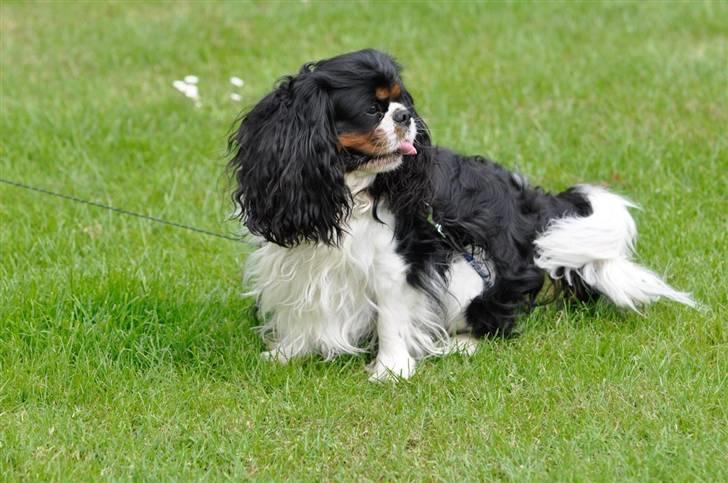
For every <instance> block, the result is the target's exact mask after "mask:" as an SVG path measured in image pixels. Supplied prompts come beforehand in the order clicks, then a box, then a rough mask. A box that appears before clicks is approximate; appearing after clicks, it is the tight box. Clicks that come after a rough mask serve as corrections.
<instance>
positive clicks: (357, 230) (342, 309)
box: [246, 174, 482, 380]
mask: <svg viewBox="0 0 728 483" xmlns="http://www.w3.org/2000/svg"><path fill="white" fill-rule="evenodd" d="M371 179H373V177H371V176H366V175H363V174H351V175H349V176H348V177H347V184H348V185H349V186H350V188H352V191H353V192H356V191H357V190H359V189H361V188H362V187H365V186H366V185H367V184H368V183H369V182H371ZM371 210H372V200H371V199H370V198H369V197H368V195H366V194H365V193H363V192H360V193H359V194H357V195H356V196H355V206H354V210H353V213H352V216H351V218H350V220H349V221H348V223H347V226H346V230H347V234H346V235H345V236H344V237H343V239H342V240H341V244H340V246H339V247H330V246H327V245H323V244H312V243H304V244H301V245H298V246H296V247H293V248H283V247H280V246H278V245H275V244H272V243H266V244H264V245H263V246H262V247H261V248H260V249H258V250H257V251H255V252H254V253H253V254H251V255H250V257H249V258H248V262H247V270H246V279H247V282H248V283H249V285H250V286H251V288H252V292H251V293H252V294H255V295H256V296H257V298H258V306H259V309H260V311H261V313H262V314H263V317H264V323H263V325H262V326H261V327H260V331H261V333H262V335H263V337H264V340H266V341H267V343H268V345H269V347H270V350H269V351H268V352H265V353H264V354H263V357H266V358H269V359H275V360H277V361H279V362H286V361H288V360H289V359H290V358H292V357H299V356H304V355H306V354H312V353H314V354H320V355H322V356H323V357H325V358H332V357H334V356H336V355H338V354H345V353H346V354H354V353H359V352H363V351H366V350H367V349H368V348H369V346H370V343H371V342H372V341H373V340H376V341H377V344H378V348H379V349H378V353H377V357H376V359H375V360H374V361H373V363H372V365H371V366H370V370H371V372H372V376H371V379H372V380H384V379H389V378H392V377H403V378H407V377H410V376H411V375H412V374H413V373H414V370H415V363H416V360H418V359H421V358H423V357H426V356H428V355H431V354H441V353H444V352H445V351H446V350H447V349H448V347H449V336H448V329H449V327H451V326H452V327H454V326H455V325H457V326H462V325H464V314H463V311H464V309H465V307H467V305H468V303H469V302H470V300H472V298H473V297H475V296H477V295H478V293H480V290H482V280H481V279H480V277H479V276H478V275H477V273H475V271H474V270H473V269H472V268H471V267H469V265H467V263H466V262H464V261H463V260H462V259H460V260H459V261H456V263H455V264H454V265H453V269H452V270H451V272H450V274H449V276H448V280H447V282H449V286H450V288H451V290H450V294H449V295H447V297H446V299H445V306H446V308H447V312H448V313H447V314H441V313H440V311H439V310H438V304H437V303H436V301H435V300H431V299H429V298H428V296H427V295H426V294H425V292H423V291H421V290H419V289H416V288H415V287H413V286H412V285H410V284H409V283H407V280H406V275H407V265H406V263H405V261H404V260H403V259H402V257H401V256H400V255H399V254H398V253H397V252H396V242H395V240H394V232H393V226H394V217H393V215H392V214H391V212H389V210H387V208H386V206H383V205H380V207H379V209H378V212H377V213H378V215H379V218H380V219H381V220H382V221H383V222H384V224H382V223H379V222H378V221H376V220H375V219H374V218H373V216H372V212H371ZM432 276H433V277H435V276H436V275H435V274H433V275H432ZM434 281H435V280H434V279H433V287H436V286H437V284H436V283H434ZM442 296H443V297H445V294H442Z"/></svg>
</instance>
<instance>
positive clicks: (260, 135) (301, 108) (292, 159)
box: [230, 66, 350, 247]
mask: <svg viewBox="0 0 728 483" xmlns="http://www.w3.org/2000/svg"><path fill="white" fill-rule="evenodd" d="M325 87H326V86H324V85H321V83H320V82H319V81H318V80H317V79H316V76H315V71H311V68H310V67H309V66H304V67H303V68H302V69H301V72H300V73H299V75H298V76H296V77H286V78H284V79H283V80H282V81H281V82H280V83H279V85H278V87H277V88H276V89H275V90H274V91H273V92H272V93H270V94H268V95H267V96H266V97H265V98H263V100H261V101H260V102H259V103H258V104H257V105H256V106H255V107H254V108H253V109H252V110H251V111H250V112H249V113H248V114H247V115H246V116H245V117H244V118H243V119H242V121H241V123H240V128H239V129H238V131H237V133H235V134H233V135H232V136H231V138H230V147H231V150H232V151H233V152H234V157H233V158H232V160H231V161H230V167H231V169H232V171H233V173H234V176H235V180H236V181H237V189H236V190H235V192H234V193H233V201H234V202H235V203H236V204H237V208H238V209H237V215H238V216H239V218H240V219H241V220H242V221H243V222H244V223H245V225H246V226H247V228H248V230H250V232H251V233H253V234H255V235H260V236H262V237H264V238H265V239H266V240H268V241H271V242H273V243H276V244H278V245H282V246H286V247H290V246H294V245H297V244H299V243H301V242H304V241H310V242H322V243H326V244H328V245H335V244H337V243H338V241H339V238H340V236H341V234H342V230H343V229H342V226H341V224H342V221H343V220H344V219H345V217H346V216H347V215H348V213H349V210H350V193H349V190H348V188H347V187H346V183H345V181H344V169H343V166H342V165H341V163H340V162H339V160H338V159H337V151H336V131H335V128H334V119H333V107H332V105H331V100H330V99H329V96H328V94H327V92H326V88H325Z"/></svg>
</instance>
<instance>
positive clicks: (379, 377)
mask: <svg viewBox="0 0 728 483" xmlns="http://www.w3.org/2000/svg"><path fill="white" fill-rule="evenodd" d="M415 364H416V363H415V359H414V358H413V357H410V356H409V355H407V356H403V357H377V358H376V359H375V360H374V361H373V362H372V363H371V364H370V365H369V366H368V367H367V370H368V371H369V372H370V373H371V376H369V380H370V381H372V382H384V381H396V380H398V379H409V378H410V377H412V375H413V374H414V373H415Z"/></svg>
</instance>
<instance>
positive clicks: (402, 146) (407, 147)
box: [399, 141, 417, 156]
mask: <svg viewBox="0 0 728 483" xmlns="http://www.w3.org/2000/svg"><path fill="white" fill-rule="evenodd" d="M399 153H400V154H404V155H405V156H414V155H415V154H417V150H416V149H415V145H414V144H412V142H410V141H402V142H400V143H399Z"/></svg>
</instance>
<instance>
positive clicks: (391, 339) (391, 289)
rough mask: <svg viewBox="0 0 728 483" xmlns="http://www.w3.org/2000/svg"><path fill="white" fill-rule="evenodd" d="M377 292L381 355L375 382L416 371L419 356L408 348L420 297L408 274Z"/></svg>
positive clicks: (374, 365) (374, 368) (375, 366)
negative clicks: (408, 281)
mask: <svg viewBox="0 0 728 483" xmlns="http://www.w3.org/2000/svg"><path fill="white" fill-rule="evenodd" d="M389 282H391V283H386V284H384V285H382V286H380V290H378V291H377V305H378V308H379V312H378V314H377V340H378V346H379V349H378V352H377V357H376V359H375V360H374V362H373V363H372V365H371V367H370V370H371V372H372V375H371V377H370V378H369V379H370V380H371V381H384V380H391V379H397V378H402V379H407V378H409V377H410V376H412V375H413V374H414V373H415V359H414V357H412V356H411V355H410V352H409V349H408V347H407V334H408V333H409V331H410V330H411V324H412V320H411V319H412V316H413V310H412V309H413V308H412V307H411V306H410V305H411V304H412V303H413V302H414V299H415V298H416V297H414V296H413V295H414V294H413V293H410V292H414V289H413V288H412V287H409V286H408V285H407V282H406V281H405V280H404V277H402V279H401V280H400V279H399V277H393V279H390V280H389Z"/></svg>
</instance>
